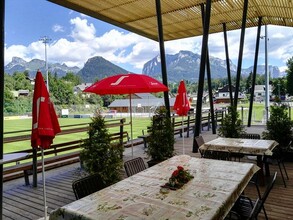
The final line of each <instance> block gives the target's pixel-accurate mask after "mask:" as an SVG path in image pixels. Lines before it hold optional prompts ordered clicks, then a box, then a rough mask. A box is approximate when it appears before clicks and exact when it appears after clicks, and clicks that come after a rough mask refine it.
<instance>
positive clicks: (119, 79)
mask: <svg viewBox="0 0 293 220" xmlns="http://www.w3.org/2000/svg"><path fill="white" fill-rule="evenodd" d="M164 91H168V87H167V86H165V85H164V84H163V83H161V82H159V81H158V80H156V79H154V78H152V77H150V76H147V75H144V74H134V73H129V74H118V75H114V76H110V77H107V78H105V79H102V80H100V81H98V82H96V83H94V84H93V85H91V86H90V87H88V88H86V89H85V90H83V92H91V93H95V94H98V95H115V94H129V102H130V129H131V146H132V139H133V134H132V133H133V132H132V106H131V94H133V93H145V92H164ZM132 156H133V149H132Z"/></svg>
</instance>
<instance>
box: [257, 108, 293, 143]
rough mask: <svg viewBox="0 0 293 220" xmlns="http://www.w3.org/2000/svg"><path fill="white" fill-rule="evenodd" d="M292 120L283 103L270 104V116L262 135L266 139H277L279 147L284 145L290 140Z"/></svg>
mask: <svg viewBox="0 0 293 220" xmlns="http://www.w3.org/2000/svg"><path fill="white" fill-rule="evenodd" d="M292 126H293V122H292V121H291V120H290V118H289V116H288V112H287V108H286V106H285V105H272V106H271V107H270V118H269V120H268V121H267V124H266V130H265V131H264V132H263V133H262V137H263V138H264V139H267V140H275V141H277V142H278V143H279V144H280V146H281V147H286V146H287V145H288V143H289V142H290V140H292Z"/></svg>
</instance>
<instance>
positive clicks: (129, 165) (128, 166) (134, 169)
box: [124, 157, 146, 177]
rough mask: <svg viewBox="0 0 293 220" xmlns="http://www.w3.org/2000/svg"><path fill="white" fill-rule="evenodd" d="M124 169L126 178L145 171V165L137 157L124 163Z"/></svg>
mask: <svg viewBox="0 0 293 220" xmlns="http://www.w3.org/2000/svg"><path fill="white" fill-rule="evenodd" d="M124 168H125V171H126V175H127V176H128V177H130V176H132V175H134V174H136V173H139V172H141V171H143V170H145V169H146V165H145V163H144V161H143V159H142V158H141V157H137V158H134V159H131V160H128V161H126V162H125V163H124Z"/></svg>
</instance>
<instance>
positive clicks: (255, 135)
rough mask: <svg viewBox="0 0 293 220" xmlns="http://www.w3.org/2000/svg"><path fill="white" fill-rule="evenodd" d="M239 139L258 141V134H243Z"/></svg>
mask: <svg viewBox="0 0 293 220" xmlns="http://www.w3.org/2000/svg"><path fill="white" fill-rule="evenodd" d="M240 138H244V139H260V134H254V133H244V134H241V135H240Z"/></svg>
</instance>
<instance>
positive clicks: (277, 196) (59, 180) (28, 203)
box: [2, 137, 293, 220]
mask: <svg viewBox="0 0 293 220" xmlns="http://www.w3.org/2000/svg"><path fill="white" fill-rule="evenodd" d="M209 138H210V137H206V139H209ZM184 142H185V145H186V146H188V149H186V150H185V153H186V154H190V155H192V156H199V155H198V154H193V153H191V149H190V148H191V147H190V146H191V145H190V144H191V142H190V140H189V139H185V141H184ZM176 151H177V152H178V153H180V152H181V151H182V142H181V141H180V140H179V141H177V142H176ZM128 152H131V151H130V150H129V149H128ZM143 152H144V150H143V146H142V145H139V146H136V147H134V155H135V156H142V157H144V158H145V155H144V153H143ZM130 157H131V153H128V154H126V155H125V157H124V160H127V159H128V158H130ZM286 168H287V171H288V175H289V178H290V179H289V180H287V181H286V182H287V188H285V187H284V185H283V182H282V178H281V176H280V175H279V174H278V177H277V180H276V184H275V187H274V188H273V190H272V191H271V194H270V195H269V197H268V200H267V201H266V204H265V208H266V211H267V214H268V216H269V219H272V220H281V219H293V162H287V163H286ZM270 169H271V174H272V173H273V172H274V171H278V167H277V166H271V167H270ZM82 175H84V173H83V172H81V170H80V168H79V164H75V165H71V167H69V168H67V169H63V170H62V169H61V170H59V171H58V172H56V171H55V173H54V172H53V173H48V175H47V178H46V190H47V193H46V195H47V206H48V212H51V211H52V210H54V209H56V208H58V207H60V206H63V205H66V204H68V203H71V202H73V201H75V197H74V194H73V191H72V188H71V184H72V181H74V180H75V179H78V178H80V177H81V176H82ZM122 175H123V174H122ZM40 179H41V178H40ZM11 183H12V182H11ZM11 183H10V182H5V183H4V189H3V216H2V219H15V220H18V219H19V220H20V219H39V218H42V217H43V216H44V208H43V207H44V206H43V190H42V181H39V182H38V187H37V188H33V187H31V186H24V185H23V184H24V180H23V179H22V180H20V182H19V184H15V185H13V186H10V184H11ZM261 191H264V188H261ZM245 193H246V194H247V195H248V196H250V197H252V198H255V197H256V189H255V186H248V187H247V189H246V190H245ZM259 219H264V215H263V214H261V215H260V216H259Z"/></svg>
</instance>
